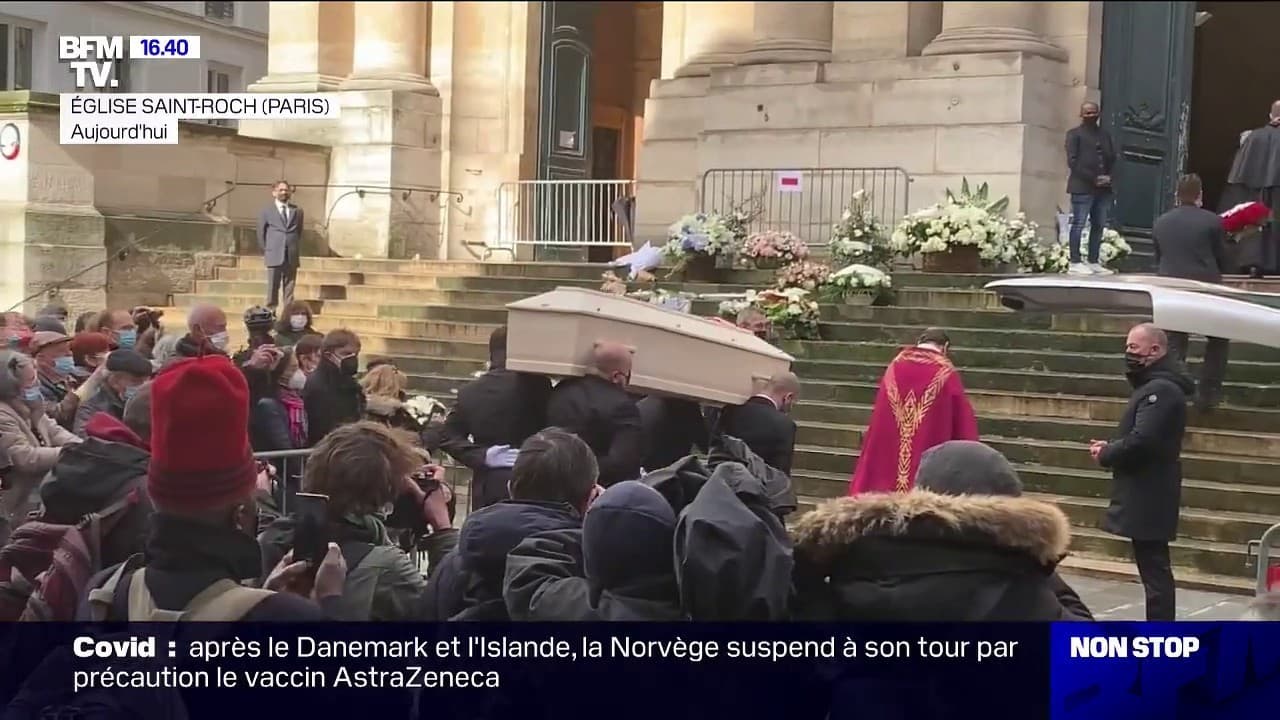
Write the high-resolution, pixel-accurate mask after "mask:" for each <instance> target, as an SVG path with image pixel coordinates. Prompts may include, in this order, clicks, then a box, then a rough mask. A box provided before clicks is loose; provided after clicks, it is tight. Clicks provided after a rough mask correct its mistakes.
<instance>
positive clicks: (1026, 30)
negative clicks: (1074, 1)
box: [922, 2, 1067, 60]
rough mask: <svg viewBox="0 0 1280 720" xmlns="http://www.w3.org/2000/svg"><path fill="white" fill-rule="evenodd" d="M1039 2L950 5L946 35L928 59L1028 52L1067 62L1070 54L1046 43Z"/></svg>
mask: <svg viewBox="0 0 1280 720" xmlns="http://www.w3.org/2000/svg"><path fill="white" fill-rule="evenodd" d="M1044 5H1045V4H1044V3H1039V2H1005V3H991V2H946V3H943V5H942V32H941V33H939V34H938V37H936V38H934V40H933V42H931V43H929V45H928V46H926V47H925V48H924V50H923V51H922V54H924V55H954V54H958V53H986V52H1024V53H1029V54H1031V55H1040V56H1043V57H1047V58H1049V59H1051V60H1066V59H1067V51H1066V50H1063V49H1062V48H1060V47H1058V46H1056V45H1053V44H1051V43H1050V42H1049V41H1047V40H1045V39H1044V36H1043V35H1042V34H1041V31H1042V25H1043V22H1042V16H1043V12H1044V9H1045V8H1044Z"/></svg>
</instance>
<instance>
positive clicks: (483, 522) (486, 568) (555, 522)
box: [419, 500, 582, 622]
mask: <svg viewBox="0 0 1280 720" xmlns="http://www.w3.org/2000/svg"><path fill="white" fill-rule="evenodd" d="M581 526H582V517H581V515H579V514H578V512H577V511H576V510H574V509H573V508H571V507H569V506H568V505H565V504H563V503H543V502H531V501H523V500H504V501H502V502H500V503H497V504H496V505H490V506H489V507H487V508H484V509H481V510H477V511H476V512H474V513H472V514H471V515H470V516H468V517H467V521H466V523H464V524H463V526H462V530H461V531H459V534H458V547H457V548H456V549H455V550H454V551H453V552H451V553H449V554H448V555H446V556H445V557H444V559H443V560H442V561H441V562H440V565H439V569H437V570H435V571H434V572H433V573H432V575H431V577H430V578H428V579H427V589H426V592H425V593H424V594H423V598H422V608H421V612H420V614H419V615H420V618H421V619H422V620H426V621H429V622H444V621H446V620H477V621H493V622H501V621H506V620H508V619H509V618H508V616H507V607H506V604H505V603H504V602H503V599H502V582H503V576H504V574H505V572H506V568H507V554H508V553H510V552H511V551H512V550H513V549H514V548H515V547H516V546H517V545H519V544H520V543H521V542H522V541H523V540H524V539H525V538H527V537H530V536H531V535H534V534H536V533H540V532H545V531H548V530H568V529H576V528H579V527H581Z"/></svg>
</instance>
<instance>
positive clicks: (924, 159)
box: [242, 2, 1194, 258]
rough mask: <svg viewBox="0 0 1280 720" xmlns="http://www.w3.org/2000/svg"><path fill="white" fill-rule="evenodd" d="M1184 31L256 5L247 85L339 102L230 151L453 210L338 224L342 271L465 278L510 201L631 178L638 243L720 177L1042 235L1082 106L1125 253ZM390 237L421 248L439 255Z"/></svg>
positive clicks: (251, 129) (826, 15)
mask: <svg viewBox="0 0 1280 720" xmlns="http://www.w3.org/2000/svg"><path fill="white" fill-rule="evenodd" d="M1193 15H1194V3H1119V2H1024V3H1005V2H788V3H781V2H689V3H683V2H618V3H589V2H543V3H537V2H531V3H524V2H499V3H448V2H433V3H422V2H386V3H350V2H297V3H274V4H272V6H271V20H270V33H269V68H270V72H269V74H268V75H267V76H266V77H264V78H262V79H261V81H259V82H258V83H256V84H254V85H253V86H251V89H260V90H264V91H265V90H274V91H308V90H323V91H339V92H342V93H343V94H344V97H346V98H347V100H346V101H345V106H346V110H344V118H343V120H342V121H341V122H338V123H335V124H334V125H333V126H331V127H321V126H319V125H317V124H315V123H306V124H304V123H275V124H272V125H270V126H267V125H264V124H262V123H246V124H245V127H244V128H243V129H242V133H246V134H250V135H257V136H263V137H277V138H280V139H289V140H302V141H305V142H316V143H320V144H325V145H329V146H330V147H332V148H333V155H332V161H331V170H330V182H331V183H333V184H335V185H350V184H354V183H383V184H396V183H397V182H399V183H402V184H405V185H412V186H415V187H417V186H421V187H440V188H445V189H448V190H451V191H454V192H457V193H461V194H462V198H461V199H459V198H457V197H453V198H452V199H446V200H445V201H443V202H435V201H429V200H428V199H427V198H425V197H423V198H418V199H415V198H413V197H410V198H409V199H408V200H401V199H399V198H397V197H395V196H394V195H392V196H388V197H384V198H382V199H381V200H378V199H376V198H372V199H371V198H364V199H363V202H362V203H361V204H359V206H358V207H357V206H356V205H354V204H346V205H339V206H336V207H335V210H334V218H333V223H332V224H331V235H332V242H333V243H334V244H335V249H336V250H338V251H339V252H342V253H343V254H347V253H349V252H354V251H361V252H368V253H372V254H374V255H382V254H387V253H391V254H403V253H409V251H411V250H412V251H413V252H416V253H421V254H434V255H438V256H444V257H451V258H467V257H474V256H480V255H484V254H485V253H484V252H483V247H484V246H485V244H486V243H488V244H492V243H493V242H494V238H495V237H496V236H497V235H499V234H501V231H502V230H501V227H500V226H501V225H502V222H503V221H502V217H501V216H502V215H503V213H504V210H503V209H502V208H500V207H499V205H500V204H501V197H500V196H502V186H503V185H504V183H514V182H518V181H522V180H523V181H528V180H534V179H562V180H581V179H588V178H594V179H623V180H633V181H634V195H635V216H636V218H635V219H636V234H637V235H638V236H639V237H640V238H642V239H643V238H647V237H655V236H660V235H661V234H662V231H663V229H664V228H665V227H666V225H668V224H669V223H670V222H671V221H672V220H674V219H675V218H677V217H679V216H680V215H681V214H684V213H687V212H690V211H692V210H694V209H696V208H697V207H698V206H699V203H700V198H699V193H700V191H701V187H700V181H701V179H702V178H703V177H704V176H705V175H706V174H707V173H708V172H709V171H712V172H714V171H718V170H725V169H735V168H765V169H777V170H786V169H792V168H849V169H863V168H901V169H902V170H903V171H905V173H906V174H907V175H909V177H910V204H911V206H912V207H911V208H909V209H914V207H918V206H921V205H924V204H927V203H929V202H933V201H935V200H936V199H938V198H940V197H942V195H943V193H944V190H945V189H946V188H954V187H956V186H958V185H959V183H960V182H961V180H962V178H966V177H967V178H970V179H973V180H980V181H985V182H989V183H990V184H991V187H992V190H993V192H994V193H995V194H997V195H1008V196H1009V197H1010V200H1011V205H1012V207H1014V208H1020V209H1022V210H1024V211H1026V212H1027V213H1028V214H1029V215H1030V216H1032V217H1033V218H1034V219H1037V220H1039V221H1040V222H1041V223H1042V224H1048V225H1050V226H1052V222H1053V219H1054V214H1055V212H1056V211H1057V210H1058V209H1059V208H1064V207H1065V206H1066V196H1065V194H1064V186H1065V177H1066V168H1065V164H1066V160H1065V157H1064V152H1063V134H1064V133H1065V131H1066V130H1067V129H1068V128H1069V127H1071V126H1072V125H1073V124H1074V123H1075V122H1076V115H1077V111H1078V107H1079V105H1080V103H1081V102H1082V101H1084V100H1086V99H1092V100H1102V101H1103V106H1104V114H1105V117H1106V119H1107V121H1108V123H1107V124H1108V125H1109V126H1110V127H1111V128H1112V130H1113V132H1114V133H1116V134H1117V136H1119V139H1120V140H1121V145H1122V146H1123V147H1124V148H1127V150H1126V151H1125V152H1123V153H1122V154H1123V155H1124V160H1123V161H1122V162H1123V164H1124V167H1123V168H1122V169H1120V170H1118V171H1117V173H1116V174H1117V181H1118V185H1119V186H1120V188H1121V195H1122V198H1121V199H1120V208H1119V211H1120V218H1121V221H1122V223H1123V224H1124V225H1125V227H1126V229H1129V230H1131V231H1135V232H1137V233H1138V234H1141V231H1142V230H1143V229H1145V228H1149V227H1150V223H1151V219H1152V217H1153V215H1154V214H1156V213H1158V211H1159V209H1160V208H1161V207H1162V206H1163V205H1165V204H1167V201H1166V198H1167V197H1168V196H1169V195H1170V194H1171V189H1172V185H1171V183H1172V181H1173V179H1174V177H1175V176H1176V172H1177V170H1178V168H1179V166H1180V164H1181V163H1182V162H1184V159H1185V150H1186V149H1185V140H1184V138H1182V137H1181V136H1180V134H1179V133H1180V132H1181V131H1185V127H1186V113H1187V108H1186V104H1187V102H1188V101H1189V98H1190V93H1189V77H1190V73H1189V66H1188V67H1182V66H1181V65H1186V64H1188V63H1189V62H1190V57H1191V55H1190V51H1189V50H1190V36H1189V33H1190V32H1191V31H1192V26H1193V24H1192V16H1193ZM1104 29H1105V32H1104ZM1104 37H1110V38H1122V39H1120V40H1117V41H1116V42H1112V43H1104V42H1103V41H1104ZM1135 39H1139V40H1141V47H1140V48H1139V47H1136V46H1135V42H1134V41H1135ZM1104 45H1105V46H1106V47H1105V48H1104ZM1180 64H1181V65H1180ZM1153 78H1154V79H1158V81H1157V82H1152V80H1153ZM1184 81H1185V82H1184ZM1107 83H1110V85H1107ZM1104 85H1105V86H1106V87H1104ZM1184 86H1187V87H1184ZM1180 143H1182V144H1181V145H1180ZM605 155H608V157H603V156H605ZM602 158H603V162H602ZM341 192H342V191H341V190H340V189H335V190H333V191H331V192H330V195H331V197H330V198H329V200H330V202H332V201H333V199H334V197H336V195H337V194H340V193H341ZM414 202H417V203H418V205H416V206H414V205H413V203H414ZM400 221H403V222H400ZM406 223H407V224H406ZM396 226H401V227H427V228H438V230H439V236H440V241H439V245H438V246H437V247H415V246H414V242H413V241H409V240H403V239H397V238H395V237H394V236H395V235H396V233H397V230H396V229H395V227H396ZM344 228H346V229H345V230H344ZM371 230H372V233H371V232H370V231H371ZM427 234H428V235H434V234H435V232H434V230H433V231H432V232H430V233H427ZM371 238H377V239H371ZM410 254H412V253H410Z"/></svg>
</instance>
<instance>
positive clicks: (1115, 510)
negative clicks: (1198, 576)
mask: <svg viewBox="0 0 1280 720" xmlns="http://www.w3.org/2000/svg"><path fill="white" fill-rule="evenodd" d="M1128 378H1129V384H1130V385H1132V386H1133V394H1132V395H1131V396H1130V397H1129V405H1128V407H1126V408H1125V411H1124V416H1123V417H1121V418H1120V426H1119V428H1118V433H1117V437H1116V438H1115V439H1113V440H1111V441H1110V442H1108V443H1107V446H1106V448H1104V449H1103V451H1102V453H1101V454H1100V455H1099V456H1098V463H1099V464H1100V465H1102V467H1104V468H1108V469H1110V470H1111V477H1112V483H1111V506H1110V507H1109V508H1107V516H1106V519H1105V520H1103V525H1102V527H1103V529H1105V530H1106V531H1108V532H1112V533H1115V534H1116V535H1121V536H1124V537H1127V538H1132V539H1134V540H1172V539H1174V538H1175V537H1177V534H1178V511H1179V508H1180V507H1181V506H1182V460H1181V456H1182V436H1183V433H1184V432H1185V431H1186V429H1187V397H1188V396H1189V395H1191V394H1192V393H1193V392H1194V391H1195V381H1193V380H1192V379H1191V377H1190V376H1188V375H1187V372H1186V370H1185V369H1184V368H1183V366H1182V363H1180V362H1179V361H1178V360H1177V359H1176V358H1174V357H1173V356H1172V355H1165V356H1164V357H1162V358H1160V359H1159V360H1157V361H1156V362H1155V363H1154V364H1152V365H1151V366H1149V367H1146V368H1143V369H1142V370H1140V371H1138V372H1136V373H1129V375H1128Z"/></svg>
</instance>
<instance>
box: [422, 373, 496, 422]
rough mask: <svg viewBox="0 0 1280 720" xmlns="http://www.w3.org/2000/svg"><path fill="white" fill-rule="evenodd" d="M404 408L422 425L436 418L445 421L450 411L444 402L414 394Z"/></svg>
mask: <svg viewBox="0 0 1280 720" xmlns="http://www.w3.org/2000/svg"><path fill="white" fill-rule="evenodd" d="M480 374H483V373H480ZM404 409H405V411H407V412H408V413H409V414H410V415H411V416H413V419H414V420H417V421H418V423H419V424H421V425H430V424H431V423H432V422H434V421H435V420H436V418H439V419H440V420H441V421H443V420H444V416H445V415H447V414H448V413H449V408H447V407H445V404H444V403H442V402H440V401H439V400H436V399H435V398H432V397H427V396H426V395H414V396H413V397H411V398H409V399H408V400H406V401H405V403H404Z"/></svg>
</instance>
